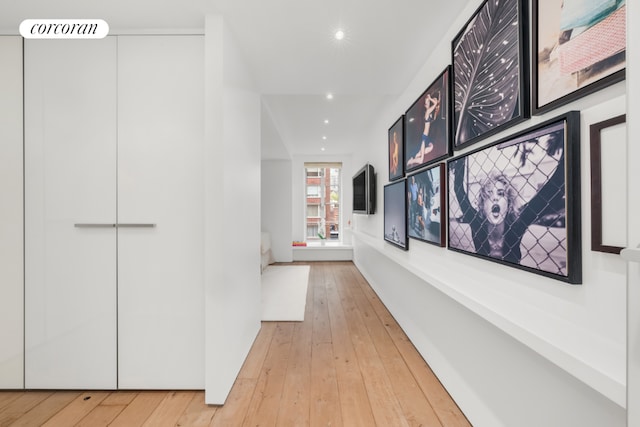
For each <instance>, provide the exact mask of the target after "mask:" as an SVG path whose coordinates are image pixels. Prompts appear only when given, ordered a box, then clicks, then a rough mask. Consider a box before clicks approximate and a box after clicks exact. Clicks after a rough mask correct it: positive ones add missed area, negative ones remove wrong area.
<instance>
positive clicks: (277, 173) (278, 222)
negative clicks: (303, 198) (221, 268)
mask: <svg viewBox="0 0 640 427" xmlns="http://www.w3.org/2000/svg"><path fill="white" fill-rule="evenodd" d="M291 178H292V176H291V160H286V159H283V160H263V161H262V182H261V185H262V215H261V221H262V231H265V232H268V233H269V234H270V236H271V251H272V253H273V258H274V260H275V261H276V262H291V261H293V252H292V250H291V242H292V240H293V239H292V237H291V234H292V228H291V222H292V218H291V215H292V213H293V210H292V207H291V195H292V182H291Z"/></svg>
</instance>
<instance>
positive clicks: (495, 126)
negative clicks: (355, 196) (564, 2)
mask: <svg viewBox="0 0 640 427" xmlns="http://www.w3.org/2000/svg"><path fill="white" fill-rule="evenodd" d="M527 23H528V6H527V2H526V0H491V1H488V0H485V1H484V2H483V3H482V5H480V7H479V8H478V9H477V10H476V11H475V13H474V14H473V16H472V17H471V18H470V19H469V20H468V21H467V23H466V24H465V25H464V27H463V28H462V29H461V30H460V32H459V33H458V34H457V35H456V37H455V38H454V39H453V41H452V42H451V63H452V64H453V66H452V69H453V73H452V74H453V76H452V77H453V78H452V83H453V103H454V109H453V126H454V133H453V148H454V149H455V150H458V149H461V148H463V147H467V146H469V145H471V144H474V143H476V142H478V141H480V140H482V139H484V138H487V137H488V136H490V135H493V134H495V133H497V132H500V131H502V130H504V129H506V128H508V127H511V126H513V125H515V124H517V123H520V122H522V121H524V120H526V119H528V118H529V116H530V111H529V104H530V102H529V55H528V50H529V32H528V29H527ZM514 24H515V25H514ZM467 35H470V37H466V36H467ZM492 43H493V44H492ZM478 52H479V53H478ZM515 71H517V74H514V73H515ZM515 83H517V86H516V85H515Z"/></svg>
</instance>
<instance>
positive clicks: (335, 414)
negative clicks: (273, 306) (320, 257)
mask: <svg viewBox="0 0 640 427" xmlns="http://www.w3.org/2000/svg"><path fill="white" fill-rule="evenodd" d="M309 264H310V265H311V273H310V281H309V290H308V294H307V306H306V312H305V321H304V322H263V324H262V329H261V331H260V334H259V335H258V337H257V339H256V341H255V343H254V345H253V348H252V349H251V353H250V354H249V357H248V358H247V360H246V362H245V363H244V366H243V368H242V370H241V372H240V374H239V376H238V378H237V379H236V382H235V385H234V387H233V389H232V390H231V394H230V396H229V398H228V399H227V402H226V404H225V405H224V406H207V405H205V404H204V393H203V392H202V391H141V392H137V391H117V392H113V391H85V392H80V391H55V392H54V391H3V392H0V426H49V427H53V426H56V427H58V426H60V427H69V426H91V427H96V426H107V425H108V426H123V427H125V426H126V427H135V426H152V427H161V426H203V427H204V426H211V427H214V426H231V427H235V426H283V427H298V426H332V427H336V426H344V427H355V426H363V427H371V426H379V427H396V426H469V425H470V424H469V423H468V421H467V420H466V419H465V417H464V415H463V414H462V412H461V411H460V410H459V409H458V407H457V406H456V404H455V403H454V402H453V400H452V399H451V398H450V396H449V395H448V393H447V392H446V390H445V389H444V388H443V387H442V385H441V384H440V382H439V381H438V379H437V378H436V377H435V375H434V374H433V372H432V371H431V369H430V368H429V366H428V365H427V364H426V363H425V362H424V360H423V359H422V358H421V356H420V355H419V354H418V352H417V351H416V349H415V348H414V347H413V345H412V344H411V342H410V341H409V339H408V338H407V336H406V335H405V334H404V332H403V331H402V329H400V327H399V326H398V324H397V323H396V321H395V320H394V319H393V317H392V316H391V315H390V314H389V312H388V311H387V309H386V308H385V307H384V305H383V304H382V303H381V302H380V300H379V299H378V298H377V296H376V294H375V293H374V291H373V290H372V289H371V287H370V286H369V284H368V283H367V282H366V281H365V280H364V278H363V277H362V275H361V274H360V272H359V271H358V270H357V269H356V268H355V266H354V265H353V264H352V263H350V262H326V263H324V262H323V263H309Z"/></svg>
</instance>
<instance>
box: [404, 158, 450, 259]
mask: <svg viewBox="0 0 640 427" xmlns="http://www.w3.org/2000/svg"><path fill="white" fill-rule="evenodd" d="M434 176H435V177H437V179H438V182H437V192H435V193H434V194H432V195H431V196H430V197H429V198H428V200H429V212H428V214H427V215H428V216H429V218H428V219H425V218H424V216H422V217H420V215H423V214H424V213H423V212H420V208H419V203H418V202H417V201H416V202H414V201H413V193H414V190H413V189H412V186H413V184H414V180H415V184H416V186H417V187H416V192H417V193H418V195H417V197H420V193H419V188H423V192H422V200H423V203H425V202H426V200H427V197H425V196H424V193H425V191H426V190H424V189H425V188H429V189H430V190H432V191H433V190H434V188H433V181H432V177H434ZM445 184H446V175H445V167H444V163H440V164H437V165H434V166H432V167H430V168H426V169H423V170H421V171H419V172H417V173H415V174H413V175H409V176H408V177H407V234H408V235H409V238H411V239H416V240H420V241H423V242H427V243H431V244H433V245H436V246H440V247H444V246H445V244H446V235H447V226H446V221H443V213H444V212H447V210H446V209H445V206H446V205H445V203H446V197H445V194H446V188H447V187H446V185H445ZM434 205H437V206H434ZM414 209H415V210H416V211H415V212H414ZM436 211H437V212H436ZM416 228H417V229H416Z"/></svg>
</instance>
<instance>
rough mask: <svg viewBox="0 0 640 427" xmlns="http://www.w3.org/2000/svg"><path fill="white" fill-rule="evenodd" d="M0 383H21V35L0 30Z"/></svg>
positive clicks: (5, 386)
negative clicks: (3, 32)
mask: <svg viewBox="0 0 640 427" xmlns="http://www.w3.org/2000/svg"><path fill="white" fill-rule="evenodd" d="M0 64H2V65H1V66H0V94H1V96H0V195H1V197H2V199H1V202H0V206H1V207H0V389H15V388H22V387H24V383H23V359H24V353H23V349H24V343H23V337H24V324H23V318H24V313H23V307H24V302H23V289H24V288H23V269H24V263H23V238H22V234H23V210H22V206H23V198H22V173H23V171H22V156H23V151H22V139H23V138H22V37H19V36H0Z"/></svg>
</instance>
